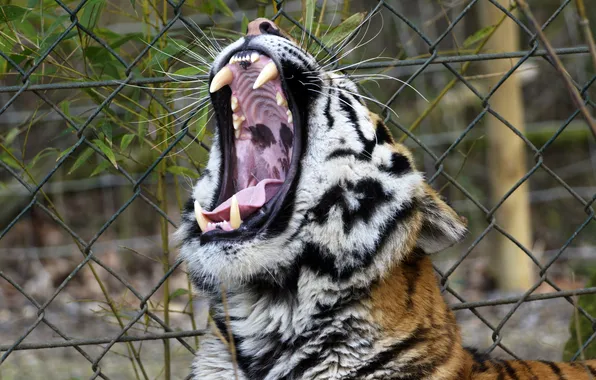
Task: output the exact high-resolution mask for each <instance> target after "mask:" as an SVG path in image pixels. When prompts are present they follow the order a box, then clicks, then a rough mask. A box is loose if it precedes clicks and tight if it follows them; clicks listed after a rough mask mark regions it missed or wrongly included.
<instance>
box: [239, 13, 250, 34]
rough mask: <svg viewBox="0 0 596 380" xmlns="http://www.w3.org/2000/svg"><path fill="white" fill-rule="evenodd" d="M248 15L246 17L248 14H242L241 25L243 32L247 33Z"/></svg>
mask: <svg viewBox="0 0 596 380" xmlns="http://www.w3.org/2000/svg"><path fill="white" fill-rule="evenodd" d="M248 23H249V21H248V17H246V15H245V14H244V15H242V24H241V25H240V30H241V31H242V34H246V33H247V32H248Z"/></svg>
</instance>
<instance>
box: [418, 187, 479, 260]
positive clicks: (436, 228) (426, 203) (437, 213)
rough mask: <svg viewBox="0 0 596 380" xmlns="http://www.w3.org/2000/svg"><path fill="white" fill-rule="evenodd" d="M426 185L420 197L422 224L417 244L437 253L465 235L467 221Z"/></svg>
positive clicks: (426, 250)
mask: <svg viewBox="0 0 596 380" xmlns="http://www.w3.org/2000/svg"><path fill="white" fill-rule="evenodd" d="M424 186H425V188H424V194H423V196H422V199H420V211H421V214H422V226H421V228H420V235H419V237H418V242H417V244H418V246H419V247H420V248H422V249H423V250H424V251H425V252H426V253H435V252H439V251H441V250H443V249H445V248H448V247H450V246H452V245H453V244H455V243H457V242H459V241H460V240H461V239H462V238H463V237H464V236H465V234H466V232H467V228H466V221H465V219H464V218H462V217H460V216H459V215H457V214H456V213H455V211H454V210H453V209H452V208H451V207H450V206H449V205H447V203H445V201H443V200H442V199H441V197H440V196H439V194H437V192H435V191H434V190H433V189H432V188H431V187H430V186H428V185H426V184H425V185H424Z"/></svg>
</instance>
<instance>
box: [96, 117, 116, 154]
mask: <svg viewBox="0 0 596 380" xmlns="http://www.w3.org/2000/svg"><path fill="white" fill-rule="evenodd" d="M99 129H100V130H101V132H103V135H104V136H105V138H106V141H107V142H108V145H109V147H110V148H112V133H113V131H112V124H111V123H110V122H109V121H105V120H104V121H102V122H101V124H100V125H99Z"/></svg>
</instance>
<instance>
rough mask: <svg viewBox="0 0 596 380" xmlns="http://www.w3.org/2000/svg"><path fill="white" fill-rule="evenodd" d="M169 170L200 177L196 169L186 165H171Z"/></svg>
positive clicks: (177, 173) (173, 172)
mask: <svg viewBox="0 0 596 380" xmlns="http://www.w3.org/2000/svg"><path fill="white" fill-rule="evenodd" d="M167 171H168V172H170V173H172V174H176V175H180V176H187V177H190V178H199V174H198V173H196V172H195V171H194V170H192V169H189V168H185V167H184V166H170V167H168V169H167Z"/></svg>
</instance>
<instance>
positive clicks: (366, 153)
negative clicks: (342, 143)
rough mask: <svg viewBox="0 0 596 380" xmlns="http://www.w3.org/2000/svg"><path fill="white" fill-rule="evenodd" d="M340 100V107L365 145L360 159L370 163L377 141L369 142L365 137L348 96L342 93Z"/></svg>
mask: <svg viewBox="0 0 596 380" xmlns="http://www.w3.org/2000/svg"><path fill="white" fill-rule="evenodd" d="M339 100H340V102H339V106H340V107H341V109H342V111H344V112H345V113H346V114H347V117H348V120H349V122H350V123H351V124H352V126H353V127H354V130H355V131H356V134H358V138H359V139H360V142H362V144H363V145H364V150H363V151H362V152H361V153H360V154H359V156H358V158H360V159H361V160H364V161H370V160H371V158H372V152H373V149H374V147H375V144H376V140H367V139H366V137H364V134H363V133H362V131H361V130H360V123H359V122H358V115H357V114H356V111H355V110H354V106H353V104H352V102H351V101H350V99H349V98H348V97H347V96H346V95H344V94H342V93H340V94H339Z"/></svg>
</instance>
